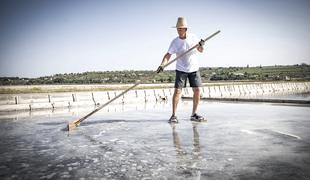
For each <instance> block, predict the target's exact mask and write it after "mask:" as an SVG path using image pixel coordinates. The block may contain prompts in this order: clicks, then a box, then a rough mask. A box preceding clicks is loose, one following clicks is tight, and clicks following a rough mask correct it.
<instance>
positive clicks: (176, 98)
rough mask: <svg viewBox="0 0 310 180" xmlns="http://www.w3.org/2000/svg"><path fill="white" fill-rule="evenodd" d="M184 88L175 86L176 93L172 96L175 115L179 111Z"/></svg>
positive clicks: (173, 113)
mask: <svg viewBox="0 0 310 180" xmlns="http://www.w3.org/2000/svg"><path fill="white" fill-rule="evenodd" d="M181 93H182V89H178V88H174V93H173V97H172V115H173V116H175V113H176V111H177V107H178V103H179V100H180V97H181Z"/></svg>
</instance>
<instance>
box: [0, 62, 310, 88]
mask: <svg viewBox="0 0 310 180" xmlns="http://www.w3.org/2000/svg"><path fill="white" fill-rule="evenodd" d="M200 74H201V77H202V81H203V82H210V81H279V80H287V81H290V80H294V81H296V80H310V65H307V64H304V63H303V64H300V65H299V64H296V65H285V66H284V65H274V66H256V67H249V66H246V67H202V68H200ZM136 80H141V81H142V82H143V83H173V82H174V80H175V71H174V70H165V71H164V72H162V73H160V74H155V73H154V71H147V70H144V71H143V70H140V71H134V70H126V71H93V72H83V73H64V74H55V75H51V76H42V77H38V78H24V77H0V85H43V84H51V85H52V84H120V83H124V84H126V83H134V82H135V81H136Z"/></svg>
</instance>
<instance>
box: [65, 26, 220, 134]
mask: <svg viewBox="0 0 310 180" xmlns="http://www.w3.org/2000/svg"><path fill="white" fill-rule="evenodd" d="M220 32H221V31H217V32H215V33H213V34H212V35H210V36H209V37H207V38H206V39H204V41H207V40H209V39H211V38H212V37H213V36H215V35H217V34H218V33H220ZM198 46H199V43H197V44H196V45H195V46H193V47H191V48H190V49H188V50H187V51H185V52H184V53H182V54H180V55H178V56H177V57H175V58H174V59H172V60H171V61H169V62H168V63H167V64H165V65H164V66H163V69H164V68H166V67H167V66H169V65H170V64H172V63H173V62H175V61H176V60H177V59H179V58H180V57H182V56H184V55H185V54H187V53H188V52H190V51H192V50H193V49H195V48H197V47H198ZM155 72H156V71H155ZM140 83H141V81H137V82H136V83H135V84H134V85H133V86H131V87H129V88H128V89H126V90H125V91H123V92H122V93H120V94H119V95H117V96H115V97H114V98H113V99H111V100H109V101H108V102H106V103H105V104H103V105H101V106H99V107H98V108H96V109H95V110H93V111H92V112H90V113H88V114H87V115H85V116H84V117H82V118H80V119H77V120H75V121H73V122H70V123H69V124H68V126H67V128H68V131H70V130H72V129H74V128H76V127H77V126H79V125H80V124H81V122H83V121H84V120H85V119H87V118H88V117H89V116H91V115H93V114H94V113H96V112H97V111H99V110H100V109H102V108H104V107H105V106H107V105H109V104H110V103H112V102H113V101H115V100H116V99H118V98H119V97H121V96H123V95H124V94H126V93H127V92H128V91H130V90H132V89H133V88H135V87H136V86H138V85H139V84H140Z"/></svg>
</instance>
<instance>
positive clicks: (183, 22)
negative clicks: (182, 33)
mask: <svg viewBox="0 0 310 180" xmlns="http://www.w3.org/2000/svg"><path fill="white" fill-rule="evenodd" d="M174 28H187V22H186V19H185V18H184V17H179V18H178V21H177V25H176V26H175V27H174Z"/></svg>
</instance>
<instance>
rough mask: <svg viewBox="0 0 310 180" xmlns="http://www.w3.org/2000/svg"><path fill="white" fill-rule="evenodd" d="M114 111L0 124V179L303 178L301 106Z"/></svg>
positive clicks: (308, 157) (307, 121)
mask: <svg viewBox="0 0 310 180" xmlns="http://www.w3.org/2000/svg"><path fill="white" fill-rule="evenodd" d="M191 108H192V107H191V102H190V101H184V102H182V103H180V105H179V109H178V114H177V116H178V118H179V121H180V122H179V124H175V125H170V124H168V123H167V119H168V118H169V116H170V112H171V104H170V103H168V104H164V103H161V104H152V103H150V104H146V105H145V104H141V105H124V106H122V105H118V106H110V107H109V109H103V110H102V111H100V112H98V113H96V114H95V115H94V116H92V117H90V118H89V119H87V120H86V121H85V123H83V124H82V125H81V126H80V127H78V128H77V129H75V130H74V131H72V132H70V133H68V132H66V131H64V130H63V129H64V128H65V126H66V125H67V123H68V121H72V120H75V119H76V118H78V117H81V116H83V115H84V114H86V113H87V112H89V111H91V109H90V110H88V111H87V110H86V111H85V112H78V113H72V112H67V113H63V114H57V113H55V114H52V115H50V114H49V115H44V114H43V115H33V114H30V115H29V116H23V117H20V116H19V117H18V116H16V117H15V118H2V119H1V120H0V139H1V141H0V147H1V149H0V162H1V164H0V179H66V178H68V179H308V178H309V177H310V134H309V132H310V118H309V117H310V111H309V107H299V106H298V107H297V106H282V105H274V104H263V103H217V102H210V103H208V102H202V103H201V105H200V111H199V112H200V114H202V115H204V116H205V117H206V118H207V119H208V122H207V123H192V122H190V120H189V116H190V112H191Z"/></svg>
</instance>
